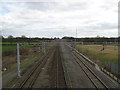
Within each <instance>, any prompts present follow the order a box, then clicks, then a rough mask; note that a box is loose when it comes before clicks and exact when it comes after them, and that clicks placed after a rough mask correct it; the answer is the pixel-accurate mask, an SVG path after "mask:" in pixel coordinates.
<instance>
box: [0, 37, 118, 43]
mask: <svg viewBox="0 0 120 90" xmlns="http://www.w3.org/2000/svg"><path fill="white" fill-rule="evenodd" d="M1 38H2V42H28V43H29V42H40V41H51V40H55V39H59V38H56V37H55V38H39V37H36V38H28V37H25V36H21V37H13V36H12V35H10V36H8V37H7V38H4V37H3V36H1ZM62 39H67V40H68V41H77V42H120V37H119V38H118V37H110V38H108V37H86V38H74V37H63V38H62Z"/></svg>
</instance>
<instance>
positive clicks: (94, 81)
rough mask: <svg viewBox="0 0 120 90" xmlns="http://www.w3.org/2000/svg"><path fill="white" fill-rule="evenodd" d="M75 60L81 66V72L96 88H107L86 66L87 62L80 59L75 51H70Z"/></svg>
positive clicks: (107, 89)
mask: <svg viewBox="0 0 120 90" xmlns="http://www.w3.org/2000/svg"><path fill="white" fill-rule="evenodd" d="M72 54H73V56H74V59H75V61H76V62H77V63H78V65H79V66H80V67H81V69H82V70H83V72H84V73H85V74H86V76H87V77H88V78H89V80H90V81H91V83H92V84H93V85H94V86H95V88H96V89H100V88H104V89H106V90H109V88H108V87H107V85H105V83H104V82H103V81H102V80H101V79H100V78H99V77H98V76H97V75H96V74H95V73H94V72H93V71H92V69H91V68H89V67H88V66H87V64H86V63H85V62H84V61H83V60H81V58H80V57H79V54H78V53H76V52H75V51H73V52H72Z"/></svg>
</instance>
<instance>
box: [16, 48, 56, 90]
mask: <svg viewBox="0 0 120 90" xmlns="http://www.w3.org/2000/svg"><path fill="white" fill-rule="evenodd" d="M54 52H55V50H50V51H49V52H48V53H47V54H46V56H44V57H43V58H42V60H41V61H40V62H38V64H37V65H36V66H35V67H34V68H33V70H32V71H31V72H30V74H29V75H28V76H27V77H26V78H25V79H24V80H23V81H22V82H21V83H20V84H19V85H17V86H16V87H17V88H19V89H20V90H22V89H24V88H32V86H33V85H34V83H35V81H36V79H37V77H38V76H39V74H40V73H41V71H42V68H43V67H44V65H45V64H46V62H47V60H48V59H49V58H50V57H51V56H52V55H53V53H54Z"/></svg>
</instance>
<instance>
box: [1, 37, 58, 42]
mask: <svg viewBox="0 0 120 90" xmlns="http://www.w3.org/2000/svg"><path fill="white" fill-rule="evenodd" d="M1 38H2V42H28V43H29V42H39V41H51V40H54V39H56V38H38V37H34V38H28V37H26V36H21V37H13V36H12V35H9V36H8V37H7V38H4V37H3V36H1Z"/></svg>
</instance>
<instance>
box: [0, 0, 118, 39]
mask: <svg viewBox="0 0 120 90" xmlns="http://www.w3.org/2000/svg"><path fill="white" fill-rule="evenodd" d="M34 1H35V0H33V2H30V1H29V2H25V1H22V2H5V1H4V2H2V0H1V2H0V30H1V32H2V35H3V36H5V37H7V36H8V35H13V36H21V35H26V36H28V37H63V36H75V35H76V29H77V37H95V36H97V35H99V36H106V37H115V36H118V1H119V0H73V1H70V0H60V1H59V2H58V1H55V0H54V1H53V0H52V1H51V2H50V1H49V2H48V1H47V2H45V1H44V0H43V1H44V2H42V1H41V0H40V1H39V2H34ZM88 1H89V2H88Z"/></svg>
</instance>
